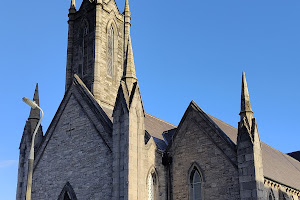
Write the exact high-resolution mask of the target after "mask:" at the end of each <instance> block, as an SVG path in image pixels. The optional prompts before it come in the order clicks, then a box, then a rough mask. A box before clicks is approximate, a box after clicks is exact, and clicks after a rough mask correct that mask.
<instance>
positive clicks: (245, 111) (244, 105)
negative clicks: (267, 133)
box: [240, 72, 253, 122]
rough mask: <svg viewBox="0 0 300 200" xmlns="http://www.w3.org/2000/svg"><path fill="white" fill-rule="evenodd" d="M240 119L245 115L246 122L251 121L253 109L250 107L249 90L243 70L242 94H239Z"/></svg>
mask: <svg viewBox="0 0 300 200" xmlns="http://www.w3.org/2000/svg"><path fill="white" fill-rule="evenodd" d="M240 116H241V120H242V118H243V117H247V119H248V122H251V120H252V118H253V111H252V109H251V103H250V97H249V91H248V86H247V81H246V75H245V72H243V76H242V94H241V112H240Z"/></svg>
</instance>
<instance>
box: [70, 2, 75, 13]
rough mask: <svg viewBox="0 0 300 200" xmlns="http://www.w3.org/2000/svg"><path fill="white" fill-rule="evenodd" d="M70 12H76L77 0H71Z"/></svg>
mask: <svg viewBox="0 0 300 200" xmlns="http://www.w3.org/2000/svg"><path fill="white" fill-rule="evenodd" d="M69 13H70V14H74V13H76V4H75V0H71V5H70V9H69Z"/></svg>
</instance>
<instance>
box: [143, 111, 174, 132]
mask: <svg viewBox="0 0 300 200" xmlns="http://www.w3.org/2000/svg"><path fill="white" fill-rule="evenodd" d="M145 114H146V115H148V116H149V117H152V118H154V119H157V120H159V121H161V122H164V123H166V124H168V125H170V126H174V128H176V127H177V126H176V125H174V124H171V123H170V122H167V121H165V120H163V119H160V118H158V117H155V116H154V115H151V114H149V113H146V112H145Z"/></svg>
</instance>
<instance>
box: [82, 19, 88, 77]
mask: <svg viewBox="0 0 300 200" xmlns="http://www.w3.org/2000/svg"><path fill="white" fill-rule="evenodd" d="M88 33H89V28H88V25H87V23H85V25H84V28H83V40H82V71H81V73H82V75H83V76H85V75H86V74H87V68H88Z"/></svg>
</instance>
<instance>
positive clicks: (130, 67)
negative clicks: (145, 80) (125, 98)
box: [122, 35, 137, 93]
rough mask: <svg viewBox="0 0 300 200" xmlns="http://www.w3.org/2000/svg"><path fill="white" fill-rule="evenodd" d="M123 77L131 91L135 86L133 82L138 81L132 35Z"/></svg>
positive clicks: (129, 39)
mask: <svg viewBox="0 0 300 200" xmlns="http://www.w3.org/2000/svg"><path fill="white" fill-rule="evenodd" d="M122 79H123V80H124V81H125V82H126V84H127V87H128V90H129V93H130V92H131V89H132V87H133V83H135V82H136V81H137V78H136V73H135V65H134V58H133V51H132V44H131V38H130V35H129V36H128V43H127V50H126V58H125V69H124V74H123V78H122Z"/></svg>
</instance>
